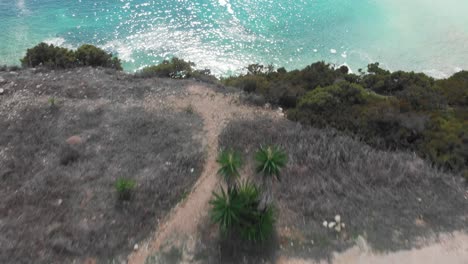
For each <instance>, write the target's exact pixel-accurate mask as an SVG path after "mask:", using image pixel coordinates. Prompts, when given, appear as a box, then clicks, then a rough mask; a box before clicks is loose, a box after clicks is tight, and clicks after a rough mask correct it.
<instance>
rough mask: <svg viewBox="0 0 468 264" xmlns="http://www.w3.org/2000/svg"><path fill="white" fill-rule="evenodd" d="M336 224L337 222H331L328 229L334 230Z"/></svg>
mask: <svg viewBox="0 0 468 264" xmlns="http://www.w3.org/2000/svg"><path fill="white" fill-rule="evenodd" d="M335 225H336V223H335V222H330V223H328V228H330V229H332V228H333V227H335Z"/></svg>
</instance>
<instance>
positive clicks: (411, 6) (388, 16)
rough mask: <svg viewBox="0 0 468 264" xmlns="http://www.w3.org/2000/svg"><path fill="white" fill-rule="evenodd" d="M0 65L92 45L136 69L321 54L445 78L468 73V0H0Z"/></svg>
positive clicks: (228, 70)
mask: <svg viewBox="0 0 468 264" xmlns="http://www.w3.org/2000/svg"><path fill="white" fill-rule="evenodd" d="M0 28H1V29H0V64H18V60H19V58H21V57H22V56H23V55H24V53H25V50H26V49H27V48H28V47H31V46H34V45H35V44H37V43H38V42H41V41H46V42H49V43H54V44H58V45H62V46H66V47H77V46H79V45H80V44H83V43H91V44H95V45H98V46H100V47H102V48H105V49H107V50H109V51H112V52H113V53H116V54H117V55H118V56H119V57H120V58H122V59H123V60H124V67H125V69H126V70H128V71H133V70H136V69H138V68H141V67H143V66H145V65H150V64H155V63H158V62H160V61H161V60H162V59H164V58H168V57H171V56H178V57H181V58H184V59H187V60H191V61H194V62H195V63H197V65H198V66H199V67H200V68H204V67H207V68H210V69H212V71H213V72H214V73H215V74H218V75H219V74H232V73H238V72H239V71H241V70H242V68H243V67H245V66H246V65H247V64H250V63H256V62H258V63H263V64H268V63H273V64H275V65H279V66H286V68H288V69H294V68H300V67H303V66H305V65H307V64H310V63H312V62H315V61H318V60H325V61H326V62H330V63H333V64H336V65H341V64H347V65H349V66H350V67H351V69H352V70H353V71H357V69H358V68H364V67H365V66H366V65H367V64H368V63H370V62H375V61H378V62H380V63H381V64H383V65H384V66H385V67H387V68H389V69H391V70H398V69H402V70H414V71H423V72H426V73H429V74H431V75H433V76H436V77H443V76H446V75H447V74H451V73H453V72H455V71H457V70H460V69H468V1H467V0H0Z"/></svg>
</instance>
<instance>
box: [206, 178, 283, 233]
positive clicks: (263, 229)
mask: <svg viewBox="0 0 468 264" xmlns="http://www.w3.org/2000/svg"><path fill="white" fill-rule="evenodd" d="M260 195H261V192H260V190H259V189H258V188H257V187H256V186H255V185H254V184H252V183H250V182H243V183H241V184H239V187H238V188H236V189H230V190H227V192H226V191H225V190H224V189H223V188H221V193H219V194H218V193H216V192H213V198H212V199H211V201H210V205H211V209H210V215H211V219H212V221H213V222H214V223H216V224H218V225H219V227H220V231H221V234H223V235H224V236H227V237H230V236H232V235H235V234H240V236H241V238H242V239H245V240H250V241H264V240H266V239H268V238H269V237H270V236H271V235H272V233H273V230H274V223H275V214H274V210H273V208H272V207H268V208H267V210H265V211H259V210H258V204H259V199H260Z"/></svg>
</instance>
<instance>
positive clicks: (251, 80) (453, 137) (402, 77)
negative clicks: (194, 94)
mask: <svg viewBox="0 0 468 264" xmlns="http://www.w3.org/2000/svg"><path fill="white" fill-rule="evenodd" d="M221 81H222V83H223V84H225V85H228V86H234V87H238V88H240V89H243V90H244V91H245V92H247V93H252V94H256V95H257V96H261V97H262V98H264V99H265V101H268V102H270V103H271V104H274V105H278V106H281V107H283V108H285V109H286V112H287V117H288V118H289V119H290V120H293V121H298V122H300V123H303V124H307V125H311V126H314V127H318V128H324V127H333V128H336V129H338V130H340V131H344V132H345V133H348V134H349V135H352V136H354V137H357V138H359V139H361V140H363V141H364V142H366V143H368V144H370V145H371V146H374V147H377V148H379V149H403V150H408V151H414V152H416V153H417V154H419V155H420V156H421V157H423V158H425V159H428V160H430V161H431V162H433V164H434V165H436V166H438V167H441V168H444V169H448V170H452V171H454V172H457V173H461V174H463V175H467V174H468V133H467V131H468V72H467V71H462V72H459V73H456V74H454V75H453V76H452V77H450V78H447V79H443V80H435V79H433V78H431V77H429V76H427V75H425V74H423V73H414V72H403V71H397V72H393V73H392V72H390V71H387V70H384V69H382V68H380V67H379V64H378V63H374V64H370V65H369V66H368V68H367V71H366V72H364V71H362V70H359V74H352V73H349V72H348V68H347V67H345V66H343V67H340V68H335V67H332V65H329V64H326V63H324V62H318V63H314V64H312V65H309V66H307V67H305V68H304V69H302V70H293V71H290V72H288V71H286V70H285V69H284V68H279V69H277V70H274V69H272V67H265V66H261V65H257V64H255V65H251V66H249V67H247V73H246V74H243V75H239V76H232V77H228V78H225V79H222V80H221Z"/></svg>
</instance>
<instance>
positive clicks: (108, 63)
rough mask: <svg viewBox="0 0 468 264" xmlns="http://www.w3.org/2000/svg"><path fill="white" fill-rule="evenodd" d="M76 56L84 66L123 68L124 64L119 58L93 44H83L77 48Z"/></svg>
mask: <svg viewBox="0 0 468 264" xmlns="http://www.w3.org/2000/svg"><path fill="white" fill-rule="evenodd" d="M75 56H76V59H77V61H78V64H79V65H82V66H92V67H98V66H100V67H106V68H113V69H116V70H122V65H121V62H120V60H119V59H118V58H116V57H112V54H110V53H107V52H105V51H104V50H102V49H100V48H98V47H95V46H93V45H89V44H85V45H82V46H81V47H79V48H78V49H77V50H76V52H75Z"/></svg>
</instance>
